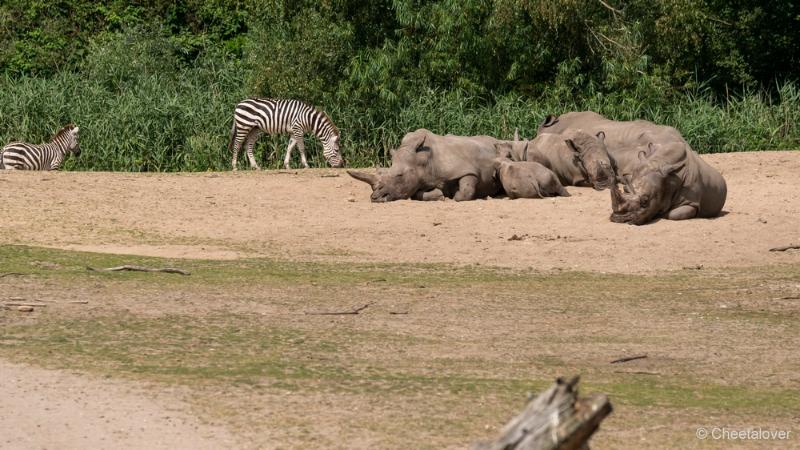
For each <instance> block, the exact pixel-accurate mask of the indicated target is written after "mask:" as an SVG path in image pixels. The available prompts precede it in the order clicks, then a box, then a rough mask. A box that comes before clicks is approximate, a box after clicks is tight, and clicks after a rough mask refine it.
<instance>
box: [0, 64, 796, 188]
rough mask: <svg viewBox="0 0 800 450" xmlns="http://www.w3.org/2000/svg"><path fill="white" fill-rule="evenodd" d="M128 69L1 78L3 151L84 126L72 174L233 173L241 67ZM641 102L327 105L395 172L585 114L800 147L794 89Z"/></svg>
mask: <svg viewBox="0 0 800 450" xmlns="http://www.w3.org/2000/svg"><path fill="white" fill-rule="evenodd" d="M142 58H144V59H146V57H144V56H141V55H138V56H136V58H134V60H135V61H139V60H140V59H142ZM117 63H119V65H124V64H128V65H130V67H125V68H124V70H123V69H118V70H119V71H121V73H122V75H121V74H119V73H117V72H116V71H115V70H116V69H115V70H112V69H109V68H107V67H106V66H114V65H115V64H117ZM117 63H115V62H114V61H103V62H102V64H101V63H100V62H98V63H97V64H99V65H100V66H98V67H94V66H90V67H89V68H87V71H88V73H70V72H63V73H58V74H56V75H54V76H52V77H49V78H38V77H32V76H22V77H18V78H10V77H5V78H0V105H2V108H0V121H2V122H3V123H4V124H6V126H4V127H3V129H2V130H0V142H9V141H12V140H23V141H27V142H33V143H39V142H44V141H49V139H50V137H51V136H52V135H53V134H54V133H55V132H56V131H57V130H58V129H59V128H60V127H61V126H63V125H64V124H66V123H68V122H74V123H77V124H78V125H79V126H80V128H81V136H80V139H81V148H82V154H81V156H80V157H79V158H68V160H67V161H66V163H65V166H64V168H65V169H66V170H90V171H92V170H113V171H132V172H139V171H206V170H229V165H230V154H229V152H228V150H227V145H228V140H229V133H230V125H231V121H232V113H233V108H234V106H235V105H236V103H238V102H239V101H240V100H242V99H244V98H245V97H248V96H249V95H250V93H249V92H247V91H246V88H245V84H246V83H245V77H246V70H245V68H243V67H242V65H241V62H239V61H237V60H235V59H231V58H226V57H225V56H224V55H220V54H214V53H212V54H208V55H204V56H202V57H201V58H200V59H199V60H198V61H197V62H196V63H195V64H194V65H193V66H192V67H178V66H176V67H171V66H170V67H165V68H164V71H165V72H164V73H160V72H158V71H156V70H154V69H153V68H152V67H151V68H141V67H139V66H136V63H135V62H130V63H129V62H127V61H126V60H124V58H122V59H121V60H120V61H117ZM148 64H150V65H153V64H156V62H153V61H151V62H149V63H148ZM148 67H149V66H148ZM123 75H124V76H123ZM120 77H122V79H120ZM636 95H638V94H636V93H631V92H626V93H620V94H618V95H617V94H614V95H604V94H602V93H596V94H587V95H585V96H583V97H575V96H569V97H568V98H561V97H557V91H553V93H551V94H550V95H549V96H547V95H545V96H544V97H542V98H527V97H521V96H518V95H515V94H504V95H497V96H495V97H491V98H488V99H487V98H479V97H474V96H470V95H468V94H464V93H461V92H458V91H454V92H439V91H428V92H422V93H420V94H419V95H416V96H414V97H413V99H412V100H410V103H409V104H407V105H403V106H402V107H399V108H392V109H391V110H389V109H387V110H383V109H381V110H379V111H372V110H365V109H364V108H366V107H365V106H364V105H362V104H360V103H351V102H350V101H349V98H348V97H347V96H342V97H341V98H338V97H335V96H330V97H329V98H328V100H327V103H326V104H325V105H321V106H322V107H323V109H325V111H326V112H327V113H328V114H329V116H330V117H331V118H332V119H333V120H334V122H335V123H336V124H337V125H338V127H339V128H340V129H341V131H342V143H341V150H342V153H343V155H344V156H345V158H346V160H347V161H348V165H350V166H353V167H358V166H362V167H363V166H372V165H374V164H387V163H388V162H389V159H390V158H389V149H391V148H394V147H396V146H397V145H398V144H399V142H400V139H401V138H402V137H403V135H404V134H405V133H407V132H409V131H412V130H415V129H417V128H428V129H430V130H432V131H434V132H436V133H442V134H445V133H452V134H460V135H477V134H488V135H492V136H496V137H499V138H502V139H510V138H511V136H512V134H513V132H514V129H516V128H519V130H520V132H521V133H522V135H523V136H525V137H529V138H530V137H532V136H534V135H535V134H536V131H537V128H538V125H539V123H541V121H542V120H543V119H544V117H545V116H546V115H548V114H560V113H564V112H567V111H577V110H586V109H591V110H595V111H597V112H600V113H602V114H605V115H607V116H608V117H610V118H613V119H617V120H630V119H640V118H641V119H648V120H652V121H654V122H657V123H662V124H667V125H672V126H675V127H677V128H678V129H679V130H680V131H681V132H682V133H683V134H684V135H685V137H686V138H687V140H688V141H689V143H690V144H691V145H692V146H693V147H694V148H695V149H696V150H697V151H699V152H701V153H711V152H731V151H752V150H786V149H798V148H800V113H798V112H797V111H800V91H799V90H798V88H797V86H796V85H795V84H792V83H786V84H783V85H781V86H779V87H778V88H777V92H776V94H775V95H774V96H770V95H767V94H765V93H762V92H755V91H754V92H747V93H744V94H742V95H741V96H739V97H735V98H734V97H732V98H728V99H724V100H723V101H719V99H715V98H713V97H712V96H711V94H708V93H702V92H698V93H694V94H680V95H679V94H675V95H673V96H671V98H675V100H674V101H672V102H670V103H665V104H662V103H661V102H659V101H657V99H656V98H642V99H639V100H640V101H627V100H628V97H629V96H634V97H635V96H636ZM642 95H644V94H642ZM648 95H650V94H648ZM306 141H307V142H306V146H307V148H308V153H309V157H310V163H311V165H312V166H314V167H325V166H326V163H325V161H324V159H323V158H322V155H321V153H322V152H321V145H320V144H319V142H318V141H317V140H316V139H315V138H313V137H311V136H308V137H307V138H306ZM287 144H288V137H286V136H275V137H269V136H265V137H263V138H262V139H261V141H260V143H259V144H258V145H257V148H256V153H257V159H259V161H261V163H262V166H263V167H265V168H273V169H276V168H281V167H282V159H283V155H284V152H285V149H286V145H287ZM242 156H243V155H242ZM296 157H297V156H296ZM243 159H246V158H240V163H244V162H243ZM295 164H296V163H295Z"/></svg>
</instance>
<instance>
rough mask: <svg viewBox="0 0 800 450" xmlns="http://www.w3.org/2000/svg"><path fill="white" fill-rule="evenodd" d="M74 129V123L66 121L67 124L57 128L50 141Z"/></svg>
mask: <svg viewBox="0 0 800 450" xmlns="http://www.w3.org/2000/svg"><path fill="white" fill-rule="evenodd" d="M74 129H75V124H74V123H68V124H66V125H64V128H62V129H60V130H58V132H57V133H56V134H55V135H53V139H51V141H55V140H56V139H58V138H60V137H61V136H63V135H64V134H66V133H69V132H70V131H72V130H74Z"/></svg>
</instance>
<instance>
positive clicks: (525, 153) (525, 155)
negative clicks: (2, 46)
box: [522, 140, 531, 161]
mask: <svg viewBox="0 0 800 450" xmlns="http://www.w3.org/2000/svg"><path fill="white" fill-rule="evenodd" d="M530 143H531V141H528V140H526V141H525V148H523V149H522V161H527V160H528V145H530Z"/></svg>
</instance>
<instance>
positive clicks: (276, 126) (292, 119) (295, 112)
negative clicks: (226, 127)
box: [228, 98, 342, 171]
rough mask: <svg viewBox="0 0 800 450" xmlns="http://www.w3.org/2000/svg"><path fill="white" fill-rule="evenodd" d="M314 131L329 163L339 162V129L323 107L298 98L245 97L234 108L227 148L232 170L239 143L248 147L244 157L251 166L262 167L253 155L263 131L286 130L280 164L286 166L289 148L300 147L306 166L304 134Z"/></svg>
mask: <svg viewBox="0 0 800 450" xmlns="http://www.w3.org/2000/svg"><path fill="white" fill-rule="evenodd" d="M309 131H310V132H313V133H314V134H315V135H316V136H317V138H319V140H320V141H322V149H323V150H322V154H323V155H324V156H325V160H326V161H328V164H330V165H331V166H332V167H339V166H341V165H342V157H341V155H339V129H338V128H336V125H334V123H333V122H332V121H331V119H330V118H329V117H328V116H327V115H326V114H325V113H324V112H322V111H320V110H318V109H316V108H314V107H313V106H310V105H308V104H306V103H304V102H302V101H300V100H288V99H274V98H248V99H247V100H243V101H241V102H240V103H239V104H238V105H236V108H235V109H234V111H233V126H232V127H231V138H230V141H229V142H228V150H229V151H231V152H232V153H233V162H232V165H233V170H234V171H235V170H236V160H237V159H238V157H239V150H241V148H242V143H245V144H246V147H247V158H248V159H249V160H250V168H251V169H261V167H259V165H258V163H256V159H255V158H254V157H253V146H254V145H255V143H256V141H257V140H258V138H259V137H260V136H261V135H262V134H263V133H268V134H289V135H290V136H291V138H290V139H289V146H288V147H287V148H286V157H285V158H284V159H283V167H285V168H286V169H288V168H289V161H290V160H291V158H292V150H293V149H294V147H295V146H297V149H298V150H299V151H300V162H301V163H302V164H303V167H305V168H306V169H308V162H307V161H306V149H305V144H304V143H303V134H305V133H306V132H309Z"/></svg>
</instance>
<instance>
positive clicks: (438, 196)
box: [412, 189, 444, 202]
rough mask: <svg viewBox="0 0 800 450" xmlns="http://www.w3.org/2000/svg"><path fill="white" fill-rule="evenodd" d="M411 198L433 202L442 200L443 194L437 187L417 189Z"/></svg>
mask: <svg viewBox="0 0 800 450" xmlns="http://www.w3.org/2000/svg"><path fill="white" fill-rule="evenodd" d="M412 198H413V199H414V200H421V201H423V202H435V201H437V200H444V194H443V193H442V191H441V190H439V189H432V190H430V191H417V192H416V193H415V194H414V196H413V197H412Z"/></svg>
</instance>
